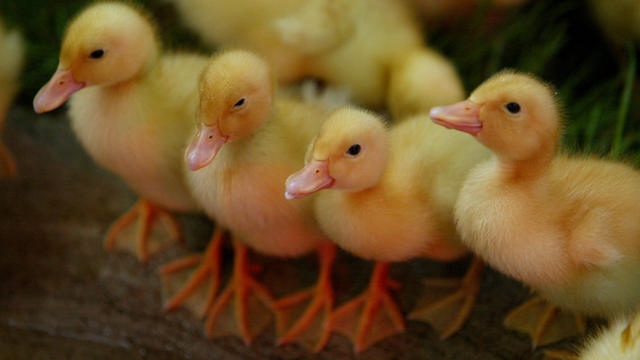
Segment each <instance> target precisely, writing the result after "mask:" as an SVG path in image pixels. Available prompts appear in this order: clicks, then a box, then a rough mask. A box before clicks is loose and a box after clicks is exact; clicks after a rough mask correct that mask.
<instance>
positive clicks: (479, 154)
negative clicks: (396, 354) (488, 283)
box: [286, 108, 489, 351]
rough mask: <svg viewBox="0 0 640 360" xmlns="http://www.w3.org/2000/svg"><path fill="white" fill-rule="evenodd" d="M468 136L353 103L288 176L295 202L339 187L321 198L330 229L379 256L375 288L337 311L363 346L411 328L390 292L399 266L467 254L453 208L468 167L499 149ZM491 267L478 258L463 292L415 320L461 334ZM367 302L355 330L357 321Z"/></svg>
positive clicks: (343, 327) (366, 254)
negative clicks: (388, 124) (388, 121)
mask: <svg viewBox="0 0 640 360" xmlns="http://www.w3.org/2000/svg"><path fill="white" fill-rule="evenodd" d="M460 135H462V134H456V133H451V132H447V131H445V130H444V129H441V128H438V126H436V125H435V124H433V123H432V122H431V121H429V118H428V116H426V115H422V116H416V117H413V118H411V119H408V120H405V121H404V122H402V123H401V124H399V125H397V126H395V127H394V128H393V129H391V130H390V131H389V130H387V129H386V128H385V126H384V124H383V121H382V119H380V118H379V117H378V116H375V115H373V114H372V113H368V112H366V111H363V110H359V109H354V108H343V109H340V110H337V111H335V112H334V113H333V114H331V116H329V118H328V119H327V120H326V121H325V123H324V124H323V125H322V128H321V130H320V134H319V135H318V137H317V138H316V139H315V141H314V142H313V143H312V145H311V147H310V150H309V154H308V156H307V164H306V166H305V167H304V168H303V169H302V170H300V171H299V172H297V173H296V174H294V175H292V176H291V177H289V179H287V187H286V196H287V197H288V198H301V197H305V196H307V195H310V194H312V193H314V192H317V191H320V190H323V189H329V190H325V191H322V192H320V193H319V194H318V195H317V198H316V201H315V212H316V217H317V219H318V222H319V223H320V225H321V227H322V229H323V230H324V231H325V232H326V233H327V235H328V236H329V237H330V238H331V239H332V240H333V241H335V242H336V243H337V244H338V245H339V246H340V247H342V248H344V249H345V250H347V251H350V252H352V253H354V254H356V255H357V256H359V257H363V258H365V259H371V260H376V261H377V264H376V268H375V270H374V273H373V276H372V278H371V282H370V285H369V288H368V290H367V291H366V292H365V293H363V294H362V295H361V296H359V297H357V298H356V299H355V300H352V301H350V302H349V303H347V304H345V305H343V306H342V307H341V308H340V309H338V310H336V312H335V314H334V315H332V321H331V322H332V326H334V327H335V328H336V329H337V330H338V331H341V332H343V333H345V334H346V335H347V336H349V337H351V338H352V339H353V340H354V344H355V349H356V351H360V350H363V349H365V348H367V347H368V346H369V345H371V344H373V343H374V342H376V341H378V340H380V339H381V338H383V337H385V336H388V335H391V334H393V333H396V332H399V331H402V330H403V329H404V323H403V317H402V314H401V312H400V310H399V308H398V305H397V304H396V303H395V301H393V299H392V298H391V296H390V295H389V292H388V287H389V286H391V285H392V284H393V283H394V282H393V281H391V279H390V278H389V276H388V267H389V262H393V261H404V260H408V259H412V258H416V257H422V258H428V259H434V260H439V261H450V260H455V259H458V258H460V257H462V256H464V255H465V254H467V249H466V248H465V247H464V246H463V245H462V244H461V243H460V241H459V239H458V236H457V235H456V230H455V224H454V221H453V207H454V204H455V201H456V198H457V196H458V191H459V189H460V187H461V186H462V183H463V181H464V178H465V175H466V173H467V172H468V171H469V170H470V169H471V166H472V165H475V163H477V162H478V161H481V160H483V159H486V158H488V156H489V152H488V151H486V150H484V149H483V148H482V146H480V145H479V144H477V143H475V142H474V141H472V139H469V138H466V137H465V136H460ZM294 203H295V202H294ZM481 269H482V266H481V263H480V262H477V261H474V264H473V265H472V267H471V268H470V270H469V272H468V274H467V275H466V276H465V279H464V280H463V282H462V283H461V284H460V283H458V285H461V287H460V290H459V291H458V292H457V293H455V294H454V295H451V296H449V297H448V298H446V299H444V300H442V301H440V302H439V303H437V304H434V305H433V306H429V307H427V308H424V309H420V310H417V311H415V312H414V314H413V316H412V317H414V318H417V319H423V320H426V321H430V322H432V323H433V324H434V325H435V326H436V327H437V328H438V330H441V331H442V336H443V337H447V336H449V335H451V334H452V333H454V332H455V331H457V330H458V329H459V328H460V327H461V326H462V324H463V323H464V321H465V319H466V318H467V316H468V315H469V312H470V311H471V308H472V307H473V303H474V301H475V298H476V295H477V291H478V288H479V281H478V280H479V277H480V274H481ZM432 282H433V283H437V282H434V281H432ZM440 283H442V281H440ZM362 307H364V308H363V310H362V311H363V313H362V315H361V320H360V322H359V323H358V324H357V326H355V327H354V326H353V324H350V323H348V321H349V320H350V319H353V318H356V316H354V314H353V313H354V312H356V311H359V310H360V309H361V308H362ZM442 314H451V316H450V317H447V316H446V315H444V316H442ZM439 315H440V316H442V317H439ZM438 319H439V321H438ZM389 320H391V323H389Z"/></svg>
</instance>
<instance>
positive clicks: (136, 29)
mask: <svg viewBox="0 0 640 360" xmlns="http://www.w3.org/2000/svg"><path fill="white" fill-rule="evenodd" d="M158 53H159V45H158V41H157V38H156V33H155V27H154V25H153V23H152V21H151V19H150V18H149V17H148V16H147V15H145V14H144V13H143V12H142V11H140V10H139V9H137V8H134V7H133V6H131V5H127V4H125V3H121V2H99V3H97V4H95V5H92V6H90V7H88V8H87V9H85V10H84V11H83V12H81V13H80V14H79V15H78V16H77V17H76V18H75V19H74V20H72V21H71V23H70V24H69V26H68V27H67V30H66V32H65V35H64V39H63V41H62V47H61V49H60V61H59V64H58V69H57V70H56V72H55V73H54V74H53V76H52V77H51V80H49V82H48V83H47V84H45V85H44V86H43V87H42V89H40V91H38V94H36V96H35V98H34V100H33V108H34V110H35V111H36V112H37V113H43V112H47V111H51V110H53V109H56V108H57V107H59V106H60V105H62V104H63V103H64V102H65V101H66V100H67V99H68V98H69V96H71V95H72V94H73V93H75V92H76V91H78V90H80V89H82V88H84V87H86V86H92V85H111V84H116V83H120V82H123V81H126V80H129V79H132V78H134V77H135V76H136V75H138V74H139V73H141V72H142V71H143V70H144V69H145V68H146V67H147V65H149V64H151V63H152V62H153V60H155V58H156V57H157V55H158Z"/></svg>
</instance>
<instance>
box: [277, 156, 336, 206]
mask: <svg viewBox="0 0 640 360" xmlns="http://www.w3.org/2000/svg"><path fill="white" fill-rule="evenodd" d="M334 182H335V180H334V179H333V178H332V177H331V176H329V161H328V160H315V159H312V160H311V161H309V163H307V165H306V166H305V167H304V168H302V170H300V171H298V172H297V173H295V174H293V175H291V176H289V178H288V179H287V182H286V184H287V188H286V190H285V192H284V197H285V198H287V199H288V200H291V199H298V198H301V197H305V196H307V195H311V194H313V193H314V192H316V191H319V190H322V189H326V188H329V187H331V186H332V185H333V183H334Z"/></svg>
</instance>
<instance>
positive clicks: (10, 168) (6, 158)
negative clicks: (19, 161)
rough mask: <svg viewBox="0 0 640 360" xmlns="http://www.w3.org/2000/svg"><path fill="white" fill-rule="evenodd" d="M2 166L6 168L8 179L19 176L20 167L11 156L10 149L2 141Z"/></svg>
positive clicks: (0, 149)
mask: <svg viewBox="0 0 640 360" xmlns="http://www.w3.org/2000/svg"><path fill="white" fill-rule="evenodd" d="M0 165H2V167H4V170H5V174H7V177H14V176H16V175H17V174H18V166H17V165H16V161H15V160H14V158H13V155H11V152H10V151H9V149H7V147H6V146H4V144H3V143H2V142H1V141H0Z"/></svg>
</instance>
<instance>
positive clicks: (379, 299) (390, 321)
mask: <svg viewBox="0 0 640 360" xmlns="http://www.w3.org/2000/svg"><path fill="white" fill-rule="evenodd" d="M398 286H399V284H398V283H397V282H395V281H394V280H392V279H391V278H389V263H384V262H378V263H376V267H375V269H374V270H373V275H372V276H371V280H370V282H369V287H368V288H367V290H366V291H365V292H364V293H362V294H360V295H359V296H358V297H356V298H355V299H353V300H351V301H349V302H347V303H345V304H344V305H342V306H341V307H340V308H339V309H337V310H336V311H335V312H334V313H333V314H332V315H331V317H330V319H329V327H330V329H332V330H333V329H335V330H336V331H338V332H341V333H343V334H344V335H346V336H347V337H349V338H350V339H351V340H352V341H353V343H354V348H355V351H356V352H359V351H361V350H364V349H366V348H368V347H369V346H371V345H372V344H374V343H375V342H377V341H379V340H382V339H383V338H385V337H388V336H391V335H393V334H396V333H399V332H403V331H404V329H405V325H404V319H403V316H402V312H401V311H400V308H399V307H398V304H397V303H396V302H395V301H394V300H393V299H392V297H391V295H390V294H389V291H388V288H389V287H392V288H393V287H398ZM360 309H362V310H361V311H359V310H360ZM358 314H359V319H358ZM354 324H355V327H354V326H353V325H354Z"/></svg>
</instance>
